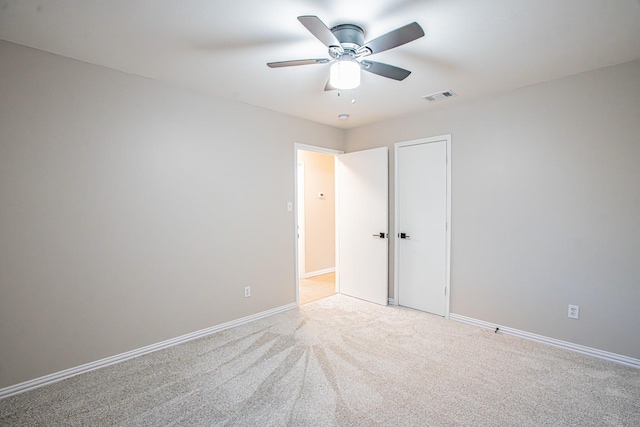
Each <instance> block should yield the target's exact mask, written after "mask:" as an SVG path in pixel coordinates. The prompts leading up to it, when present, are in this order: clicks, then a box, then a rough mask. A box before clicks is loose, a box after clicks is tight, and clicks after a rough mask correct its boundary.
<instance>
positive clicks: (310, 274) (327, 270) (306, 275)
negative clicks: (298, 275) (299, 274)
mask: <svg viewBox="0 0 640 427" xmlns="http://www.w3.org/2000/svg"><path fill="white" fill-rule="evenodd" d="M335 271H336V268H335V267H331V268H325V269H324V270H316V271H310V272H308V273H304V276H303V277H304V278H305V279H308V278H309V277H315V276H322V275H323V274H329V273H333V272H335Z"/></svg>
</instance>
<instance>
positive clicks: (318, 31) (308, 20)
mask: <svg viewBox="0 0 640 427" xmlns="http://www.w3.org/2000/svg"><path fill="white" fill-rule="evenodd" d="M298 21H300V23H301V24H302V25H304V26H305V27H306V28H307V30H309V32H310V33H311V34H313V35H314V36H315V38H317V39H318V40H320V41H321V42H322V43H323V44H324V45H325V46H327V47H332V46H336V47H340V48H341V46H340V42H339V41H338V39H337V38H336V36H335V35H334V34H333V33H332V32H331V30H330V29H329V28H328V27H327V26H326V25H324V22H322V21H321V20H320V18H318V17H317V16H314V15H305V16H298Z"/></svg>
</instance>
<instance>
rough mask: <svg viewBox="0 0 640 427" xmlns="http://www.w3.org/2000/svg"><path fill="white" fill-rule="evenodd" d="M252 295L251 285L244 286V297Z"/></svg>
mask: <svg viewBox="0 0 640 427" xmlns="http://www.w3.org/2000/svg"><path fill="white" fill-rule="evenodd" d="M250 296H251V286H245V287H244V297H245V298H248V297H250Z"/></svg>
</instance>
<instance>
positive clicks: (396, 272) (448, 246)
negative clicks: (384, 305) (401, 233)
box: [393, 134, 451, 319]
mask: <svg viewBox="0 0 640 427" xmlns="http://www.w3.org/2000/svg"><path fill="white" fill-rule="evenodd" d="M440 141H445V142H446V145H447V156H446V162H447V165H446V168H447V202H446V206H447V214H446V224H445V226H446V233H445V285H444V286H445V292H446V295H445V311H444V317H445V318H446V319H448V318H449V307H450V303H451V134H446V135H439V136H434V137H430V138H420V139H414V140H411V141H403V142H396V143H395V147H394V152H393V154H394V174H393V175H394V176H393V180H394V218H393V222H394V224H393V228H394V244H393V298H394V301H393V303H394V305H398V302H399V300H400V298H399V289H400V280H399V279H400V271H399V269H398V267H399V262H400V260H399V258H398V255H399V241H398V239H399V238H398V227H399V215H398V212H399V203H398V197H397V195H398V190H399V188H398V151H399V150H400V148H402V147H407V146H411V145H421V144H429V143H432V142H440Z"/></svg>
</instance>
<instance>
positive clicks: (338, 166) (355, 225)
mask: <svg viewBox="0 0 640 427" xmlns="http://www.w3.org/2000/svg"><path fill="white" fill-rule="evenodd" d="M294 150H295V151H294V152H295V157H294V159H295V168H296V169H295V170H296V174H295V177H296V185H295V193H294V194H296V213H298V212H299V211H300V209H299V208H300V205H301V204H302V199H303V198H302V197H298V194H299V193H300V192H301V191H300V190H301V189H300V188H299V186H298V181H299V176H301V175H302V174H300V173H299V172H298V168H299V166H298V163H299V162H298V159H299V157H300V159H301V160H302V155H303V152H304V151H312V152H319V153H324V154H330V155H331V156H330V158H331V157H332V158H333V162H334V163H333V164H334V180H335V181H334V182H335V187H334V189H335V207H334V217H333V219H334V221H335V226H334V227H335V234H334V235H333V237H334V250H335V256H334V264H333V265H334V267H333V269H334V270H335V292H336V293H342V294H344V295H349V296H352V297H355V298H359V299H363V300H366V301H370V302H374V303H376V304H381V305H387V303H388V269H387V266H388V237H389V234H388V212H389V210H388V200H389V199H388V159H389V155H388V151H389V150H388V148H387V147H381V148H374V149H369V150H363V151H356V152H351V153H348V154H344V153H342V152H339V151H337V150H328V149H323V148H318V147H312V146H307V145H303V144H295V145H294ZM308 171H310V169H309V168H308V167H306V165H305V170H304V178H303V180H304V181H305V187H307V185H306V183H307V182H308V181H309V174H308ZM323 193H324V191H323V190H319V191H318V190H315V191H313V193H312V194H310V195H305V197H304V199H306V200H309V197H311V200H313V199H314V198H316V197H317V198H320V199H321V198H322V197H323V196H324V197H325V198H326V196H327V194H323ZM304 212H305V217H308V213H309V206H307V205H305V206H304ZM294 218H295V229H296V239H295V242H296V248H295V250H296V263H295V264H296V271H295V274H296V284H297V286H296V301H297V302H298V303H300V281H301V277H303V276H305V277H304V280H306V279H308V278H309V277H308V276H310V274H309V273H310V272H312V273H313V272H315V273H318V274H326V273H330V271H327V270H323V269H321V270H313V269H312V267H310V258H309V250H308V249H309V246H308V245H307V244H306V242H305V251H304V261H303V262H302V263H301V262H300V259H299V257H300V253H301V252H302V251H300V250H299V249H300V248H299V247H300V246H301V242H300V238H299V234H300V233H299V232H300V228H299V224H298V222H301V223H302V222H303V221H304V223H305V224H304V236H305V240H306V241H308V239H309V235H310V227H309V224H308V223H307V221H306V220H303V219H299V218H298V215H295V216H294ZM325 233H326V231H325ZM301 264H304V266H305V270H304V271H303V270H302V269H301ZM311 276H312V277H313V274H311Z"/></svg>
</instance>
